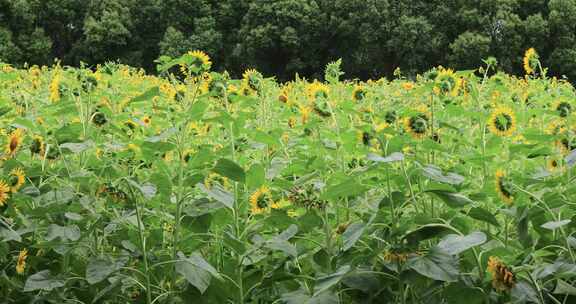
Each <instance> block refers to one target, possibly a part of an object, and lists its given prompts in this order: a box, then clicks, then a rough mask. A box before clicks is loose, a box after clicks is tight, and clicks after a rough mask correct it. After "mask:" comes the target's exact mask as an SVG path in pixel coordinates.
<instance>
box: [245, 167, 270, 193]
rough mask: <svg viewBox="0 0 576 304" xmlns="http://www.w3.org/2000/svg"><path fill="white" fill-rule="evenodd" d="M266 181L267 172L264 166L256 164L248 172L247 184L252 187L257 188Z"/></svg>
mask: <svg viewBox="0 0 576 304" xmlns="http://www.w3.org/2000/svg"><path fill="white" fill-rule="evenodd" d="M265 181H266V173H265V171H264V167H263V166H262V165H260V164H255V165H252V167H250V169H249V170H248V172H247V173H246V185H247V186H248V188H250V189H256V188H258V187H260V186H262V185H263V184H264V182H265Z"/></svg>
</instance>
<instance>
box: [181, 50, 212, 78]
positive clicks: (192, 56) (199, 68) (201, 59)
mask: <svg viewBox="0 0 576 304" xmlns="http://www.w3.org/2000/svg"><path fill="white" fill-rule="evenodd" d="M184 57H185V59H187V60H188V62H187V65H186V66H181V68H182V71H183V72H184V73H185V74H188V73H187V71H190V72H191V73H192V74H194V75H201V74H202V73H204V72H208V71H209V70H210V68H211V67H212V62H211V61H210V56H208V55H207V54H206V53H204V52H202V51H190V52H188V53H186V55H185V56H184Z"/></svg>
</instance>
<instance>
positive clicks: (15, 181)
mask: <svg viewBox="0 0 576 304" xmlns="http://www.w3.org/2000/svg"><path fill="white" fill-rule="evenodd" d="M8 184H10V187H14V186H16V185H18V176H16V175H12V176H10V179H9V180H8Z"/></svg>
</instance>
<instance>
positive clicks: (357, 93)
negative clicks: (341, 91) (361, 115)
mask: <svg viewBox="0 0 576 304" xmlns="http://www.w3.org/2000/svg"><path fill="white" fill-rule="evenodd" d="M365 97H366V89H364V87H363V86H361V85H357V86H355V87H354V91H352V99H353V100H354V101H362V100H364V98H365Z"/></svg>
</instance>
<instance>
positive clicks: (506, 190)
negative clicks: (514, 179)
mask: <svg viewBox="0 0 576 304" xmlns="http://www.w3.org/2000/svg"><path fill="white" fill-rule="evenodd" d="M498 185H499V186H500V192H502V195H504V196H505V197H507V198H511V197H512V190H511V189H510V188H511V187H510V183H509V182H508V181H507V180H506V179H503V178H501V179H500V180H499V181H498Z"/></svg>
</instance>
